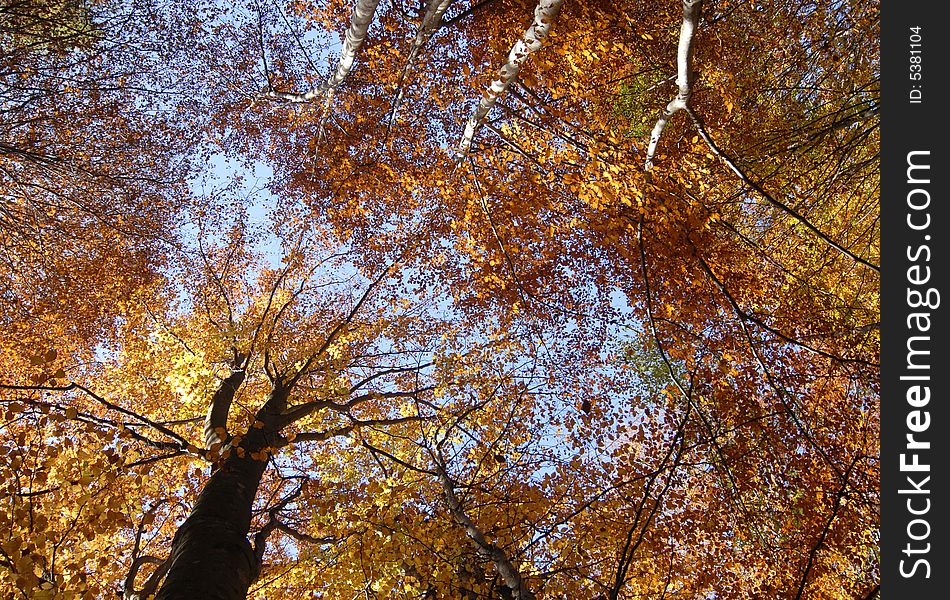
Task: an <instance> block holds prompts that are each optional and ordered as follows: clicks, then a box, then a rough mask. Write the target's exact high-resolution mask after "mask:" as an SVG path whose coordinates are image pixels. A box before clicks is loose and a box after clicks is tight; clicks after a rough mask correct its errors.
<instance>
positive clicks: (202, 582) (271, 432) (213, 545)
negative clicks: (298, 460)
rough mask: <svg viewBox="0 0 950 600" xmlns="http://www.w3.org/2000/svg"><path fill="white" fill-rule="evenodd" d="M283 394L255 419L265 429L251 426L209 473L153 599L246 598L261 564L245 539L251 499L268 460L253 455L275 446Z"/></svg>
mask: <svg viewBox="0 0 950 600" xmlns="http://www.w3.org/2000/svg"><path fill="white" fill-rule="evenodd" d="M283 392H284V393H278V392H276V391H275V392H272V393H271V397H270V398H269V400H268V402H267V404H266V405H265V407H264V408H263V409H262V410H261V411H260V412H259V413H258V415H257V418H258V420H259V421H261V422H263V425H264V426H263V427H261V428H259V429H258V428H255V427H251V428H250V429H248V431H247V433H246V434H245V435H244V437H243V439H242V441H241V444H240V445H241V447H242V448H244V450H245V452H244V457H243V458H242V457H239V456H238V453H237V452H232V453H231V455H230V456H229V457H228V458H227V459H225V460H224V462H223V464H222V465H221V467H220V468H218V469H217V470H216V471H215V472H214V473H212V475H211V477H210V479H208V483H206V484H205V487H204V489H203V490H202V491H201V494H200V495H199V496H198V500H197V501H196V502H195V506H194V508H193V509H192V511H191V514H190V515H188V518H187V519H185V522H184V523H182V525H181V527H179V529H178V531H177V532H176V533H175V539H174V540H173V541H172V547H171V552H170V554H169V557H168V560H169V561H170V564H169V569H168V575H167V576H166V577H165V582H164V583H163V584H162V587H161V588H160V589H159V591H158V594H157V595H156V597H155V598H156V600H198V599H200V600H244V599H245V598H246V597H247V589H248V587H250V585H251V583H252V582H253V581H254V579H255V578H256V576H257V571H258V569H259V565H258V564H257V561H256V560H255V558H254V550H253V548H252V547H251V543H250V541H248V539H247V534H248V531H249V530H250V527H251V511H252V508H253V505H254V497H255V496H256V495H257V488H258V486H259V485H260V482H261V478H262V477H263V475H264V471H265V470H266V469H267V459H266V458H264V459H263V460H260V459H255V458H252V456H251V455H252V454H256V453H258V452H259V451H260V450H261V449H263V448H266V447H268V446H273V445H274V442H275V440H276V439H277V434H276V433H275V432H276V431H277V429H278V427H277V425H276V423H277V418H278V416H279V415H280V413H281V411H282V410H283V408H284V407H285V403H286V395H287V394H286V390H283Z"/></svg>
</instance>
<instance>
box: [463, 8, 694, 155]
mask: <svg viewBox="0 0 950 600" xmlns="http://www.w3.org/2000/svg"><path fill="white" fill-rule="evenodd" d="M697 1H698V0H697ZM561 2H562V0H540V2H538V5H537V7H535V9H534V22H533V23H531V26H530V27H528V30H527V31H525V33H524V38H523V39H520V40H518V41H517V42H516V43H515V45H514V46H513V47H512V48H511V52H510V53H509V54H508V62H506V63H505V64H504V65H502V67H501V69H499V71H498V77H497V78H496V79H495V81H493V82H492V83H491V85H490V86H489V87H488V89H487V90H485V93H484V94H483V95H482V98H481V100H479V102H478V106H477V107H476V108H475V112H474V113H472V116H471V117H470V118H469V120H468V123H467V124H466V125H465V131H464V133H463V134H462V139H461V141H460V142H459V147H458V151H457V155H458V156H457V158H458V159H459V160H462V159H463V158H465V156H466V155H467V154H468V152H469V150H470V149H471V147H472V140H473V139H474V138H475V134H476V133H478V130H479V129H480V128H481V127H482V125H483V124H484V123H485V117H487V116H488V112H489V111H490V110H491V109H492V107H493V106H494V105H495V102H496V101H497V100H498V97H499V96H501V95H502V94H503V93H505V90H507V89H508V86H509V85H511V82H513V81H514V80H515V79H517V77H518V73H519V71H521V65H522V64H524V61H525V60H527V58H528V56H529V55H531V54H532V53H533V52H535V51H537V50H538V49H539V48H540V47H541V45H542V44H544V41H545V40H546V39H547V37H548V34H549V33H550V31H551V25H552V24H553V23H554V20H555V19H556V18H557V15H558V13H559V12H560V10H561Z"/></svg>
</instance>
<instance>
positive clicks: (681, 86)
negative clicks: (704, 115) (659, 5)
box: [643, 0, 703, 173]
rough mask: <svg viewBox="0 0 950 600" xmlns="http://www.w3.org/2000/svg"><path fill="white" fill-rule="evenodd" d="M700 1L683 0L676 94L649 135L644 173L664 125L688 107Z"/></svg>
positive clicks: (700, 9)
mask: <svg viewBox="0 0 950 600" xmlns="http://www.w3.org/2000/svg"><path fill="white" fill-rule="evenodd" d="M702 4H703V2H702V0H683V23H682V24H681V25H680V37H679V46H678V48H677V50H676V87H677V94H676V97H675V98H673V100H671V101H670V103H669V104H667V105H666V109H665V110H664V111H663V112H662V113H660V118H659V119H657V122H656V125H654V126H653V132H652V133H651V134H650V145H649V147H648V148H647V159H646V163H645V164H644V166H643V169H644V171H646V172H647V173H649V172H650V169H651V168H652V167H653V155H654V154H655V153H656V147H657V144H658V143H659V141H660V136H662V135H663V129H664V128H665V127H666V123H667V122H668V121H669V120H670V117H672V116H673V115H674V114H676V113H677V112H679V111H680V110H683V109H685V108H687V107H688V106H689V98H690V95H691V93H692V85H693V69H692V63H693V39H694V35H695V33H696V29H697V27H698V26H699V17H700V14H701V12H702Z"/></svg>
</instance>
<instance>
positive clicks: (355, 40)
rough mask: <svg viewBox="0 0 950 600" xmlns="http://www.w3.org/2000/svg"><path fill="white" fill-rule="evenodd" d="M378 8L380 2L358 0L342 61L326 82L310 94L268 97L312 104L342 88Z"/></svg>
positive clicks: (283, 94) (272, 92)
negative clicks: (311, 102)
mask: <svg viewBox="0 0 950 600" xmlns="http://www.w3.org/2000/svg"><path fill="white" fill-rule="evenodd" d="M377 6H379V0H357V2H356V6H354V7H353V13H352V15H351V16H350V27H349V29H347V30H346V35H345V36H344V38H343V49H342V51H341V52H340V60H339V61H337V65H336V69H334V71H333V73H332V74H331V75H330V76H329V77H327V79H326V81H324V82H322V83H321V84H320V85H319V86H317V87H315V88H314V89H312V90H310V91H308V92H304V93H296V92H277V91H273V90H272V91H269V92H267V97H268V98H275V99H278V100H285V101H287V102H292V103H295V104H299V103H303V102H310V101H312V100H314V99H315V98H317V97H318V96H329V95H331V94H332V93H333V91H334V90H335V89H337V88H338V87H340V84H341V83H343V80H344V79H346V76H347V75H349V73H350V71H351V70H352V69H353V62H354V61H355V60H356V53H357V52H359V49H360V46H362V45H363V42H364V41H365V40H366V32H367V31H368V30H369V26H370V23H372V22H373V17H374V16H375V15H376V7H377Z"/></svg>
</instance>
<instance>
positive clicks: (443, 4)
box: [388, 0, 455, 128]
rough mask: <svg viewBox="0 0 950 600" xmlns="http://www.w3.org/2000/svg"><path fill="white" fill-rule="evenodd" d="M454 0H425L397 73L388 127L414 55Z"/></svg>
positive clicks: (426, 40) (390, 124)
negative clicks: (408, 48) (413, 34)
mask: <svg viewBox="0 0 950 600" xmlns="http://www.w3.org/2000/svg"><path fill="white" fill-rule="evenodd" d="M454 1H455V0H428V2H426V12H425V15H423V17H422V23H420V24H419V29H417V30H416V37H415V38H414V39H413V40H412V48H410V50H409V57H408V58H406V64H405V65H403V68H402V73H400V74H399V82H398V83H397V84H396V90H397V93H396V99H395V100H393V108H392V110H391V111H390V112H389V125H388V127H390V128H392V126H393V123H394V122H395V120H396V113H397V112H398V111H399V105H400V104H401V103H402V98H403V96H404V95H405V93H406V92H405V87H404V85H403V82H405V80H406V75H408V74H409V71H410V69H412V66H413V63H414V62H415V60H416V57H417V56H419V52H420V51H421V50H422V47H423V46H425V45H426V44H427V43H428V42H429V40H430V39H432V36H433V35H435V32H436V31H438V29H439V27H440V26H441V25H442V16H443V15H444V14H445V11H446V10H448V8H449V5H451V4H452V2H454Z"/></svg>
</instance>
